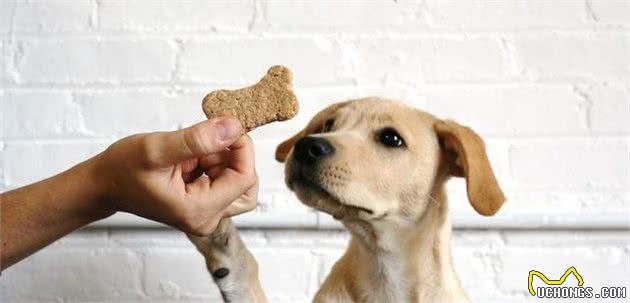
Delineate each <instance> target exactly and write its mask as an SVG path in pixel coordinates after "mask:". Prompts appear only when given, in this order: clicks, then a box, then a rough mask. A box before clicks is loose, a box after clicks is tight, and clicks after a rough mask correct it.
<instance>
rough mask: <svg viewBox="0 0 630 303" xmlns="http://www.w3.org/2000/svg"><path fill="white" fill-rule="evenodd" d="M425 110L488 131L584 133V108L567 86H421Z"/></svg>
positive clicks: (479, 130) (482, 131) (535, 133)
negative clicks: (434, 87)
mask: <svg viewBox="0 0 630 303" xmlns="http://www.w3.org/2000/svg"><path fill="white" fill-rule="evenodd" d="M421 94H422V95H423V96H424V97H426V99H427V110H428V111H429V112H431V113H433V114H435V115H437V116H440V117H444V118H450V119H454V120H456V121H459V122H461V123H463V124H466V125H468V126H470V127H472V128H473V129H474V130H476V131H478V132H480V133H482V134H488V135H497V134H498V135H515V134H516V135H558V134H564V135H567V134H584V133H585V132H586V131H587V127H586V110H585V108H584V106H583V104H582V103H583V102H582V100H581V98H580V96H579V95H577V94H576V93H575V92H574V91H573V89H572V88H571V87H568V86H551V87H549V86H543V87H541V86H522V85H519V86H507V87H504V86H499V87H494V86H489V87H481V88H480V87H462V88H460V87H450V86H445V87H442V88H437V89H431V88H429V89H427V90H422V92H421Z"/></svg>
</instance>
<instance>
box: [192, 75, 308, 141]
mask: <svg viewBox="0 0 630 303" xmlns="http://www.w3.org/2000/svg"><path fill="white" fill-rule="evenodd" d="M292 80H293V75H292V74H291V71H290V70H289V69H288V68H286V67H284V66H280V65H276V66H272V67H271V68H270V69H269V70H268V71H267V74H266V75H265V76H264V77H263V78H262V79H260V81H258V83H256V84H254V85H252V86H249V87H246V88H241V89H237V90H226V89H222V90H217V91H213V92H210V93H209V94H208V95H206V97H205V98H203V103H202V107H203V112H204V113H205V114H206V116H207V117H208V119H211V118H216V117H219V116H226V115H228V116H233V117H236V118H238V119H239V120H240V121H241V125H242V126H243V129H244V130H245V131H246V132H248V131H250V130H252V129H254V128H256V127H258V126H261V125H264V124H267V123H271V122H274V121H285V120H289V119H291V118H293V117H294V116H295V114H297V111H298V107H299V104H298V102H297V97H296V96H295V94H294V93H293V90H292Z"/></svg>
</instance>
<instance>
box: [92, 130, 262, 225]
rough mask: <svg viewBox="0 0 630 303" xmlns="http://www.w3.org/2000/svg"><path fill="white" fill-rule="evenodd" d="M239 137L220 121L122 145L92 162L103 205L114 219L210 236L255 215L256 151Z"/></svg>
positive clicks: (128, 140)
mask: <svg viewBox="0 0 630 303" xmlns="http://www.w3.org/2000/svg"><path fill="white" fill-rule="evenodd" d="M241 134H242V130H241V125H240V122H239V121H238V120H236V119H233V118H219V119H213V120H207V121H204V122H201V123H198V124H196V125H193V126H191V127H189V128H186V129H182V130H178V131H173V132H156V133H148V134H139V135H134V136H130V137H127V138H124V139H122V140H120V141H118V142H116V143H114V144H112V145H111V146H110V147H109V148H107V150H105V151H104V152H103V153H102V154H100V155H98V156H97V157H95V158H94V161H95V167H97V174H98V175H99V176H101V177H103V183H104V184H103V186H104V188H105V190H104V192H105V193H106V194H105V196H106V199H103V200H104V201H106V202H105V203H111V207H113V211H118V210H120V211H126V212H130V213H134V214H136V215H139V216H142V217H145V218H148V219H151V220H154V221H159V222H162V223H165V224H168V225H171V226H174V227H176V228H178V229H180V230H182V231H184V232H187V233H190V234H194V235H197V236H203V235H208V234H210V233H211V232H212V231H213V230H214V229H215V228H216V226H217V224H218V223H219V220H220V219H221V218H223V217H230V216H235V215H238V214H241V213H244V212H247V211H251V210H253V209H254V208H255V207H256V199H257V194H258V178H257V176H256V171H255V167H254V147H253V144H252V140H251V138H250V137H249V136H248V135H247V134H244V135H241Z"/></svg>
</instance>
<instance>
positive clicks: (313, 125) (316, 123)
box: [276, 101, 350, 162]
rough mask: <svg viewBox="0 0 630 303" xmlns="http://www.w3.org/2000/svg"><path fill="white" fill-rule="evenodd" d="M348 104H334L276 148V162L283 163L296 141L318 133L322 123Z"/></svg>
mask: <svg viewBox="0 0 630 303" xmlns="http://www.w3.org/2000/svg"><path fill="white" fill-rule="evenodd" d="M348 103H350V101H346V102H340V103H335V104H333V105H330V106H328V107H327V108H325V109H323V110H322V111H320V112H319V113H317V114H316V115H315V117H313V119H311V122H309V123H308V125H306V127H305V128H304V129H302V130H301V131H300V132H298V133H297V134H295V135H294V136H293V137H291V138H289V139H287V140H285V141H284V142H282V143H280V144H279V145H278V147H276V160H278V162H284V161H285V160H286V159H287V155H288V154H289V152H290V151H291V148H293V145H295V143H296V142H297V141H298V140H300V139H302V138H304V137H306V136H308V135H310V134H313V133H316V132H319V131H320V130H321V129H322V127H324V123H326V121H328V119H330V118H331V117H332V116H333V115H334V114H335V113H336V112H337V110H339V109H340V108H342V107H344V106H345V105H346V104H348Z"/></svg>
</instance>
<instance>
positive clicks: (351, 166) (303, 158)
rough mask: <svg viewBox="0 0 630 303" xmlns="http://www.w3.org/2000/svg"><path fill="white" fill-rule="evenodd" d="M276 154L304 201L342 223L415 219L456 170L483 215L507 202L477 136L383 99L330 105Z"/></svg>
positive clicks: (472, 202) (470, 197)
mask: <svg viewBox="0 0 630 303" xmlns="http://www.w3.org/2000/svg"><path fill="white" fill-rule="evenodd" d="M276 159H277V160H278V161H286V167H285V181H286V183H287V185H288V186H289V188H290V189H292V190H293V191H294V192H295V193H296V195H297V196H298V198H299V199H300V200H301V201H302V202H303V203H305V204H306V205H309V206H311V207H314V208H316V209H319V210H322V211H324V212H327V213H329V214H331V215H333V216H334V217H335V218H336V219H339V220H342V221H351V220H359V221H367V222H370V221H373V220H383V219H386V220H388V221H395V222H403V221H404V222H415V221H417V219H418V218H419V217H420V216H422V214H423V213H424V212H425V210H426V209H427V206H428V204H429V203H431V202H430V201H431V199H430V198H429V197H430V195H431V194H432V193H433V192H434V190H435V189H436V188H437V186H441V184H442V183H443V182H444V181H445V180H446V179H447V178H448V177H449V176H457V177H464V178H466V183H467V191H468V198H469V200H470V203H471V204H472V206H473V207H474V209H475V210H476V211H477V212H478V213H480V214H482V215H493V214H494V213H496V212H497V211H498V209H499V208H500V207H501V205H502V204H503V202H504V196H503V194H502V192H501V190H500V188H499V186H498V184H497V181H496V179H495V177H494V174H493V172H492V169H491V167H490V164H489V162H488V159H487V156H486V152H485V147H484V144H483V141H482V140H481V138H480V137H479V136H478V135H477V134H475V133H474V132H473V131H472V130H471V129H469V128H467V127H464V126H461V125H459V124H457V123H455V122H453V121H448V120H446V121H445V120H439V119H437V118H435V117H434V116H432V115H430V114H427V113H425V112H422V111H420V110H417V109H414V108H411V107H409V106H406V105H404V104H401V103H398V102H394V101H389V100H384V99H378V98H366V99H358V100H351V101H347V102H342V103H337V104H334V105H332V106H329V107H328V108H326V109H324V110H323V111H321V112H319V113H318V114H317V115H315V117H314V118H313V119H312V120H311V122H310V123H309V124H308V125H307V126H306V128H304V129H303V130H302V131H300V132H299V133H298V134H296V135H295V136H293V137H291V138H290V139H288V140H286V141H285V142H283V143H281V144H280V145H279V146H278V148H277V150H276Z"/></svg>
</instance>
